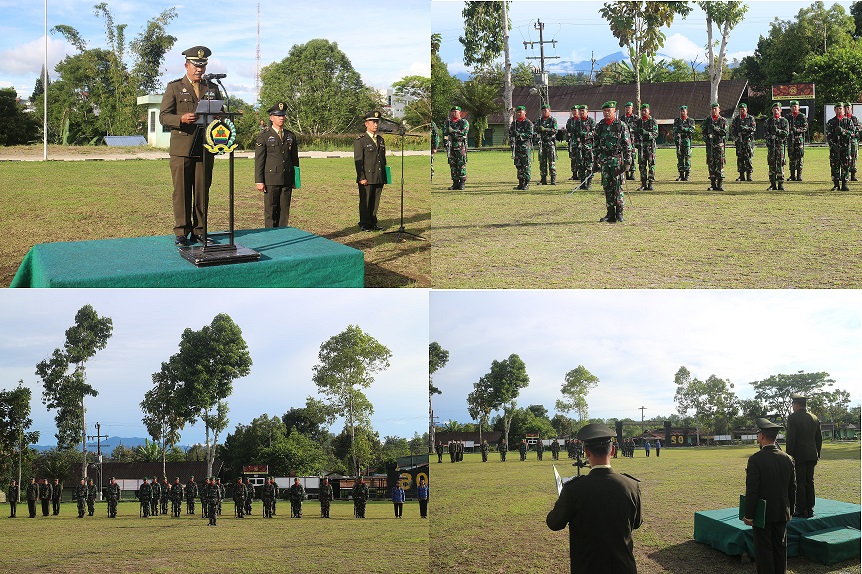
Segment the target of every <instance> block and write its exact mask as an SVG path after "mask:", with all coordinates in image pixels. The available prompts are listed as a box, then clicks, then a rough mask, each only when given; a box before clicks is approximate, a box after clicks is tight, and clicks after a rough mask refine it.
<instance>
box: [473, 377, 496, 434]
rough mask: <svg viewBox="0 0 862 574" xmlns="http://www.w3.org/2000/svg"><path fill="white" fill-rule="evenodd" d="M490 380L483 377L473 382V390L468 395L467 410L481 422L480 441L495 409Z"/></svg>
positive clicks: (474, 418) (475, 419)
mask: <svg viewBox="0 0 862 574" xmlns="http://www.w3.org/2000/svg"><path fill="white" fill-rule="evenodd" d="M489 383H490V380H489V379H488V378H486V377H482V378H481V379H479V380H478V381H477V382H475V383H473V390H472V391H470V393H469V394H468V395H467V412H468V413H470V417H471V418H472V419H473V420H474V421H476V422H477V423H479V442H480V443H481V442H482V428H483V427H487V426H488V420H489V419H490V417H491V412H492V411H493V410H494V399H493V392H492V389H491V386H490V384H489Z"/></svg>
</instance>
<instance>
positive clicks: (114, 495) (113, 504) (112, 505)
mask: <svg viewBox="0 0 862 574" xmlns="http://www.w3.org/2000/svg"><path fill="white" fill-rule="evenodd" d="M119 501H120V485H119V484H117V482H116V481H115V480H114V477H113V476H112V477H111V482H110V483H109V484H108V518H116V517H117V503H118V502H119Z"/></svg>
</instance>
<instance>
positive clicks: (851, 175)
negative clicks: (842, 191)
mask: <svg viewBox="0 0 862 574" xmlns="http://www.w3.org/2000/svg"><path fill="white" fill-rule="evenodd" d="M850 181H859V180H858V179H856V172H855V171H852V172H850Z"/></svg>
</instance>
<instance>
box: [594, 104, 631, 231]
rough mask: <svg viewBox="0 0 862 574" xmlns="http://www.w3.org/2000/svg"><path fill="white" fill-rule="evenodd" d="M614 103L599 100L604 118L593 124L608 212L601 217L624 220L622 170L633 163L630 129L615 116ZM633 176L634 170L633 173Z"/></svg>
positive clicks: (624, 170) (609, 221) (604, 219)
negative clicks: (601, 102)
mask: <svg viewBox="0 0 862 574" xmlns="http://www.w3.org/2000/svg"><path fill="white" fill-rule="evenodd" d="M616 107H617V103H616V102H615V101H613V100H610V101H607V102H605V103H604V104H602V114H603V115H604V119H603V120H602V121H600V122H599V123H598V124H597V125H596V132H595V145H596V148H595V149H596V164H597V166H598V167H600V168H601V170H602V186H603V187H604V191H605V205H606V207H607V214H606V215H605V216H604V217H602V218H601V219H600V221H605V222H608V223H616V222H621V221H623V206H624V204H625V194H624V192H623V174H625V173H626V172H627V171H628V170H629V168H630V167H631V164H632V146H631V137H630V135H629V129H628V127H626V124H625V123H623V122H622V121H620V120H619V119H618V118H617V117H616ZM632 179H634V174H632Z"/></svg>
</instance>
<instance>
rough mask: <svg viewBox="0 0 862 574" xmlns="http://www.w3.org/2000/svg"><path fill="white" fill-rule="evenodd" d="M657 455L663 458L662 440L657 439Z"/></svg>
mask: <svg viewBox="0 0 862 574" xmlns="http://www.w3.org/2000/svg"><path fill="white" fill-rule="evenodd" d="M655 455H656V456H661V439H658V438H657V439H655Z"/></svg>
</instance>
